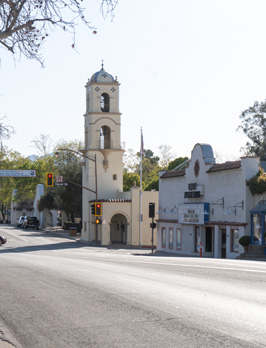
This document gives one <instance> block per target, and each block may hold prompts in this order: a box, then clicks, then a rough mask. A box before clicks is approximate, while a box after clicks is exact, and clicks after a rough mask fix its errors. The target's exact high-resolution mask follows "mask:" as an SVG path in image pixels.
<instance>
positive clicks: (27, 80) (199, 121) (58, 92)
mask: <svg viewBox="0 0 266 348" xmlns="http://www.w3.org/2000/svg"><path fill="white" fill-rule="evenodd" d="M83 3H84V6H86V16H87V18H88V19H89V21H90V22H91V25H93V26H94V27H95V28H96V30H97V34H96V35H95V34H93V30H89V29H88V28H86V27H85V26H83V25H81V24H80V25H78V26H77V28H76V43H75V45H76V50H75V49H72V48H71V44H72V36H71V35H69V34H67V33H65V32H62V31H59V30H57V31H53V32H51V33H50V35H49V37H48V39H47V41H46V43H45V45H44V47H43V51H42V53H43V56H44V59H45V68H42V67H41V66H40V64H39V63H38V62H36V61H33V60H26V59H25V58H23V57H21V59H18V57H16V59H14V57H13V56H12V54H11V53H9V52H7V51H5V50H4V49H0V59H1V61H0V117H4V116H6V119H5V123H6V124H9V125H11V126H13V127H14V128H15V132H16V133H15V134H14V135H12V137H11V138H10V139H9V140H7V141H5V144H6V145H7V146H8V148H9V149H12V150H15V151H18V152H20V153H21V155H23V156H29V155H31V154H34V153H36V152H37V150H36V148H34V145H33V143H32V141H33V140H34V139H36V138H38V137H39V136H40V134H44V135H48V136H49V139H50V140H51V141H52V143H53V144H54V145H55V144H56V143H58V142H60V141H62V140H66V141H71V140H80V141H83V136H84V134H83V129H84V117H83V115H84V113H85V101H86V98H85V84H86V82H87V80H88V78H90V77H91V76H92V75H93V74H94V73H95V72H97V71H99V70H100V69H101V63H102V60H103V61H104V69H105V70H106V71H107V72H109V73H110V74H112V75H113V76H117V78H118V81H119V82H120V83H121V86H120V112H121V113H122V116H121V122H122V126H121V131H122V133H121V141H122V142H125V145H126V150H129V149H133V150H134V151H135V152H137V151H139V149H140V129H141V127H142V129H143V139H144V148H145V149H151V150H152V151H153V152H154V153H155V154H156V155H159V146H160V145H167V146H170V147H171V152H172V154H173V155H174V156H175V157H179V156H182V157H184V156H187V157H190V155H191V151H192V149H193V147H194V145H195V144H197V143H207V144H210V145H211V146H212V148H213V151H214V154H215V156H216V158H217V162H221V161H225V160H236V159H239V157H240V156H241V155H243V153H241V152H240V149H241V147H243V146H245V144H246V142H247V138H246V137H245V136H244V135H243V134H241V133H240V132H237V131H236V129H237V127H238V126H239V125H240V118H239V116H240V114H241V112H242V111H244V110H246V109H247V108H249V107H250V106H252V105H253V103H254V102H255V101H259V102H261V101H264V100H265V98H266V91H265V86H266V83H265V81H266V21H265V14H266V2H265V0H252V1H250V0H201V1H199V0H186V1H184V0H165V1H158V0H157V1H154V0H145V1H143V0H134V1H129V0H120V1H119V3H118V6H117V8H116V9H115V13H114V15H115V16H114V18H113V19H112V18H111V17H110V16H107V18H103V16H102V14H101V13H100V2H99V1H97V0H86V1H83Z"/></svg>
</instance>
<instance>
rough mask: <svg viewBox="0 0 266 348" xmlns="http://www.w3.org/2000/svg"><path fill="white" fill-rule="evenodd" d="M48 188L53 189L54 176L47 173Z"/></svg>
mask: <svg viewBox="0 0 266 348" xmlns="http://www.w3.org/2000/svg"><path fill="white" fill-rule="evenodd" d="M46 186H48V187H53V186H54V174H53V173H46Z"/></svg>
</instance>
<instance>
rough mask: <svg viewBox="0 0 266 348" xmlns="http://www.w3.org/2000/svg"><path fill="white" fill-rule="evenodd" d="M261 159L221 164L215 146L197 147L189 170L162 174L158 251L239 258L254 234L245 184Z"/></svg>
mask: <svg viewBox="0 0 266 348" xmlns="http://www.w3.org/2000/svg"><path fill="white" fill-rule="evenodd" d="M259 165H260V158H259V157H242V158H241V159H240V160H238V161H234V162H226V163H222V164H216V162H215V158H214V156H213V150H212V147H211V146H210V145H208V144H196V145H195V146H194V148H193V150H192V153H191V159H190V161H189V164H188V166H187V167H186V168H185V169H180V170H176V171H167V172H161V173H160V179H159V216H158V220H157V222H158V224H157V249H158V250H161V251H166V252H173V253H179V254H186V255H198V256H200V254H201V253H202V256H203V257H215V258H235V257H237V256H238V255H239V254H240V253H242V252H243V247H242V246H241V245H239V243H238V240H239V238H240V237H241V236H242V235H250V229H251V223H250V219H251V214H250V212H251V210H252V209H253V208H254V207H255V206H256V204H257V203H258V199H259V197H256V196H252V194H251V192H250V190H249V188H248V186H247V184H246V181H247V180H248V179H250V178H251V177H253V176H254V175H256V174H257V173H258V170H259Z"/></svg>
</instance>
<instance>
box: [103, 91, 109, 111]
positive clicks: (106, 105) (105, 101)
mask: <svg viewBox="0 0 266 348" xmlns="http://www.w3.org/2000/svg"><path fill="white" fill-rule="evenodd" d="M101 110H102V112H109V111H110V97H109V95H108V94H107V93H103V94H102V95H101Z"/></svg>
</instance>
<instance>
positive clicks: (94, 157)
mask: <svg viewBox="0 0 266 348" xmlns="http://www.w3.org/2000/svg"><path fill="white" fill-rule="evenodd" d="M58 151H69V152H73V153H75V154H77V155H80V156H82V157H84V158H87V159H88V160H90V161H92V162H94V163H95V191H94V190H91V189H89V188H87V187H85V186H82V185H79V184H76V183H75V182H73V181H70V180H68V182H70V183H71V184H74V185H77V186H80V187H82V188H84V189H85V190H88V191H90V192H93V193H95V196H96V200H97V199H98V192H97V165H96V154H95V155H94V156H92V157H88V156H85V155H84V154H83V153H82V152H79V151H75V150H72V149H62V148H59V149H57V152H56V153H55V154H56V155H59V152H58Z"/></svg>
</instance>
